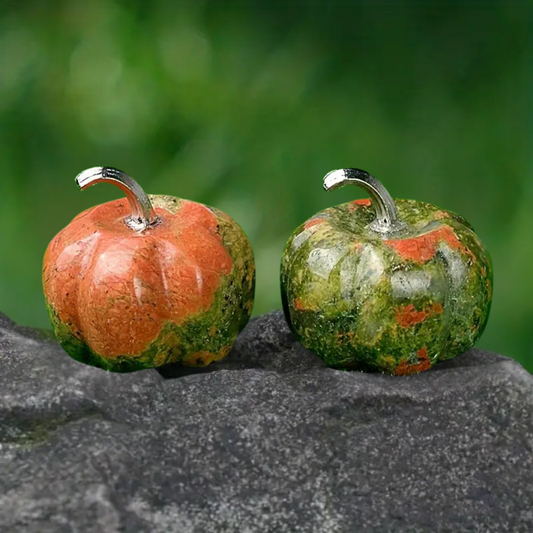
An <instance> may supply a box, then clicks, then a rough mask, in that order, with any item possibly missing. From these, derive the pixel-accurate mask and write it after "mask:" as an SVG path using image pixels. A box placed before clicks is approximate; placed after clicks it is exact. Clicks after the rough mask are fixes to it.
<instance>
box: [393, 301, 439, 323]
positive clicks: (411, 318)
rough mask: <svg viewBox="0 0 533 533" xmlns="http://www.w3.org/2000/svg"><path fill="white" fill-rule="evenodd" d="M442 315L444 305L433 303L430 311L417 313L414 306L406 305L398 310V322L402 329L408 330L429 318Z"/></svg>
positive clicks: (425, 310)
mask: <svg viewBox="0 0 533 533" xmlns="http://www.w3.org/2000/svg"><path fill="white" fill-rule="evenodd" d="M440 313H442V304H440V303H433V304H432V305H431V306H430V307H429V308H428V309H422V310H421V311H417V310H416V308H415V306H414V305H413V304H409V305H404V306H401V307H398V308H397V309H396V322H397V323H398V324H400V326H401V327H402V328H408V327H410V326H414V325H415V324H419V323H420V322H424V320H426V318H427V317H428V316H431V315H436V314H440Z"/></svg>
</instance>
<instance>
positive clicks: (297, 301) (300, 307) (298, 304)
mask: <svg viewBox="0 0 533 533" xmlns="http://www.w3.org/2000/svg"><path fill="white" fill-rule="evenodd" d="M292 306H293V307H294V309H296V310H297V311H303V310H304V309H305V306H304V304H303V303H302V300H300V298H295V299H294V301H293V302H292Z"/></svg>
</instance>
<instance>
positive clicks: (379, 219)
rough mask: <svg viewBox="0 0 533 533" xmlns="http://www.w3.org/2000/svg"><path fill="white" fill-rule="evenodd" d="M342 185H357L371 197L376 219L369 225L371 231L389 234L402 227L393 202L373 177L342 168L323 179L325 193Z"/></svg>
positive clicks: (353, 169) (352, 169) (366, 173)
mask: <svg viewBox="0 0 533 533" xmlns="http://www.w3.org/2000/svg"><path fill="white" fill-rule="evenodd" d="M344 185H358V186H359V187H362V188H363V189H365V190H366V191H367V192H368V194H369V195H370V196H371V198H372V205H373V206H374V210H375V213H376V219H375V220H374V221H373V222H372V223H371V224H370V227H371V229H373V230H374V231H377V232H379V233H389V232H391V231H394V230H398V229H400V228H401V227H403V226H404V223H403V222H402V221H401V220H399V217H398V210H397V209H396V204H395V203H394V200H393V199H392V197H391V195H390V194H389V192H388V191H387V189H385V187H384V186H383V185H382V184H381V182H380V181H378V180H377V179H376V178H374V176H372V175H370V174H369V173H368V172H365V171H364V170H359V169H357V168H343V169H339V170H332V171H331V172H329V173H328V174H326V176H325V177H324V189H326V191H333V190H335V189H338V188H339V187H343V186H344Z"/></svg>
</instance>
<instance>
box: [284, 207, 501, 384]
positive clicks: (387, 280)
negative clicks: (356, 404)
mask: <svg viewBox="0 0 533 533" xmlns="http://www.w3.org/2000/svg"><path fill="white" fill-rule="evenodd" d="M396 205H397V209H398V213H399V216H400V219H401V220H403V221H405V222H407V223H408V228H407V229H406V230H404V231H403V233H401V234H398V235H389V236H386V237H383V236H382V235H380V234H379V233H376V232H374V231H372V230H370V229H369V228H368V224H369V223H370V222H372V220H373V219H374V212H373V207H372V206H371V205H364V204H361V203H354V202H351V203H347V204H343V205H340V206H336V207H332V208H329V209H326V210H324V211H322V212H320V213H318V214H317V215H315V217H313V218H312V219H310V220H308V221H307V222H306V223H304V224H302V225H301V226H300V227H299V228H298V229H297V230H296V231H295V232H294V233H293V235H292V236H291V238H290V239H289V241H288V242H287V245H286V247H285V250H284V253H283V258H282V266H281V292H282V300H283V308H284V312H285V315H286V318H287V321H288V323H289V325H290V327H291V329H292V331H293V332H294V334H295V335H296V336H297V338H298V339H299V340H300V341H301V342H302V344H303V345H304V346H305V347H307V348H308V349H310V350H312V351H313V352H314V353H316V354H317V355H318V356H319V357H321V358H322V359H323V360H324V361H325V363H326V364H327V365H328V366H331V367H334V368H339V369H356V370H365V371H379V372H384V373H388V374H397V375H400V374H412V373H416V372H420V371H422V370H426V369H428V368H430V367H431V366H432V365H433V364H435V362H437V361H439V360H444V359H449V358H452V357H455V356H456V355H459V354H461V353H463V352H465V351H466V350H468V349H469V348H471V347H472V346H473V345H474V344H475V342H476V341H477V340H478V339H479V337H480V336H481V334H482V332H483V330H484V328H485V325H486V323H487V320H488V316H489V311H490V303H491V297H492V265H491V260H490V257H489V254H488V252H487V251H486V250H485V248H484V247H483V245H482V244H481V242H480V241H479V239H478V238H477V236H476V234H475V233H474V231H473V229H472V227H471V226H470V225H469V224H468V223H467V222H466V221H465V220H464V219H462V218H461V217H459V216H458V215H455V214H454V213H451V212H448V211H444V210H442V209H439V208H438V207H435V206H432V205H430V204H425V203H422V202H417V201H414V200H396Z"/></svg>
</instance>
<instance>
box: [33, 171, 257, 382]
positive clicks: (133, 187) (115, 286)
mask: <svg viewBox="0 0 533 533" xmlns="http://www.w3.org/2000/svg"><path fill="white" fill-rule="evenodd" d="M76 179H77V182H78V185H79V186H80V188H82V189H84V188H86V187H89V186H91V185H93V184H95V183H101V182H106V183H113V184H115V185H117V186H119V187H120V188H121V189H123V190H124V191H125V192H126V195H127V197H128V200H129V205H128V201H126V200H125V199H122V200H115V201H112V202H108V203H106V204H103V205H99V206H97V207H94V208H92V209H89V210H87V211H85V212H83V213H81V214H80V215H78V216H77V217H76V218H75V219H74V220H73V221H72V223H71V224H70V225H69V226H67V227H66V228H65V229H64V230H63V231H61V232H60V233H59V234H58V235H57V236H56V237H55V238H54V239H53V240H52V242H51V243H50V245H49V247H48V249H47V251H46V255H45V258H44V268H43V285H44V294H45V299H46V304H47V307H48V311H49V315H50V319H51V322H52V326H53V328H54V331H55V334H56V337H57V338H58V340H59V342H60V343H61V344H62V346H63V348H64V349H65V350H66V351H67V353H69V355H71V356H72V357H73V358H75V359H77V360H78V361H81V362H83V363H87V364H90V365H93V366H98V367H101V368H104V369H106V370H112V371H119V372H126V371H132V370H140V369H145V368H152V367H158V366H161V365H164V364H168V363H179V364H182V365H187V366H205V365H208V364H210V363H211V362H213V361H217V360H220V359H222V358H223V357H224V356H225V355H226V354H227V353H228V352H229V351H230V349H231V347H232V345H233V343H234V341H235V338H236V336H237V334H238V333H239V332H240V331H241V330H242V329H243V328H244V326H245V325H246V323H247V322H248V320H249V318H250V314H251V311H252V307H253V300H254V286H255V268H254V258H253V252H252V248H251V246H250V243H249V241H248V239H247V238H246V235H245V234H244V232H243V231H242V229H241V228H240V227H239V226H238V224H237V223H236V222H235V221H233V220H232V219H231V218H230V217H229V216H228V215H226V214H225V213H223V212H221V211H219V210H217V209H213V208H211V207H208V206H205V205H203V204H199V203H196V202H191V201H188V200H182V199H179V198H174V197H171V196H160V195H158V196H147V195H145V194H144V192H143V191H142V189H141V188H140V187H139V185H138V184H137V183H136V182H135V181H134V180H133V179H132V178H130V177H129V176H127V175H126V174H124V173H122V172H120V171H118V170H116V169H111V168H107V167H96V168H93V169H89V170H87V171H85V172H82V173H81V174H80V175H79V176H78V177H77V178H76Z"/></svg>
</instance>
